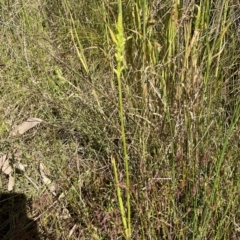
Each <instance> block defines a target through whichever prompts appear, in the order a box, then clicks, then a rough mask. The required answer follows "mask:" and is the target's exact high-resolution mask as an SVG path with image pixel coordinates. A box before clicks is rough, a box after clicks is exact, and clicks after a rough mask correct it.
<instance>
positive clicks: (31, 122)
mask: <svg viewBox="0 0 240 240" xmlns="http://www.w3.org/2000/svg"><path fill="white" fill-rule="evenodd" d="M41 122H43V120H42V119H40V118H29V119H28V120H27V121H26V122H23V123H22V124H20V125H18V126H16V127H15V128H14V129H13V131H12V132H11V133H10V136H11V137H15V136H19V135H22V134H24V133H25V132H26V131H28V130H29V129H31V128H33V127H35V126H36V125H37V124H39V123H41Z"/></svg>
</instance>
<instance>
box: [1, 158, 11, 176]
mask: <svg viewBox="0 0 240 240" xmlns="http://www.w3.org/2000/svg"><path fill="white" fill-rule="evenodd" d="M0 170H2V172H3V173H5V174H7V175H9V174H11V173H12V171H13V169H12V167H11V165H10V163H9V160H8V156H7V155H3V156H1V157H0Z"/></svg>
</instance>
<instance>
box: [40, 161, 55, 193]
mask: <svg viewBox="0 0 240 240" xmlns="http://www.w3.org/2000/svg"><path fill="white" fill-rule="evenodd" d="M39 169H40V174H41V177H42V181H43V183H44V184H45V185H47V187H48V189H49V190H50V192H51V193H52V194H53V195H56V192H55V191H56V185H55V184H54V183H53V182H52V181H51V179H49V178H48V177H47V175H46V167H45V166H44V165H43V163H40V165H39Z"/></svg>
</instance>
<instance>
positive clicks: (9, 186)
mask: <svg viewBox="0 0 240 240" xmlns="http://www.w3.org/2000/svg"><path fill="white" fill-rule="evenodd" d="M14 183H15V179H14V177H13V176H12V175H11V174H10V175H9V180H8V191H12V190H13V187H14Z"/></svg>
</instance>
